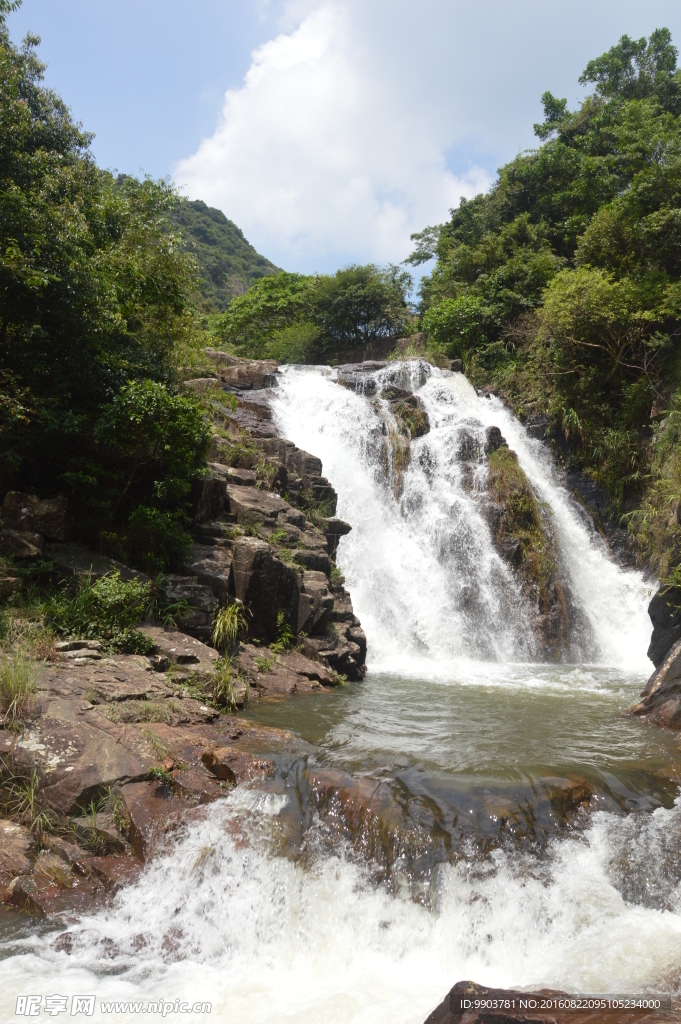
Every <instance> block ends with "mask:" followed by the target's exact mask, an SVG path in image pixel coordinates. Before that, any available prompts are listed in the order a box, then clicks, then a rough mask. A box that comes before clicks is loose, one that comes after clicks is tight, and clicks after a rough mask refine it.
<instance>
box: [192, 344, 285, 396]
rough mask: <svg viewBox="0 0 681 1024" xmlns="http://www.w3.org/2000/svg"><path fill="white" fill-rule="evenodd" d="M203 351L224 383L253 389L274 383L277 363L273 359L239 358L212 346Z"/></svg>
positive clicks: (267, 386)
mask: <svg viewBox="0 0 681 1024" xmlns="http://www.w3.org/2000/svg"><path fill="white" fill-rule="evenodd" d="M205 351H206V355H207V356H208V358H209V359H210V361H211V362H212V363H214V364H215V368H216V370H217V372H218V373H219V374H220V378H221V380H222V381H223V382H224V383H227V384H237V385H238V384H241V385H249V386H250V388H252V389H253V390H259V389H261V388H271V387H272V386H273V385H274V384H276V381H277V370H278V366H279V364H278V363H277V362H276V361H275V360H274V359H241V358H240V357H239V356H233V355H231V354H230V353H229V352H220V351H218V350H217V349H214V348H207V349H206V350H205Z"/></svg>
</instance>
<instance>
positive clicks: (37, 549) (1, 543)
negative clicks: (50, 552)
mask: <svg viewBox="0 0 681 1024" xmlns="http://www.w3.org/2000/svg"><path fill="white" fill-rule="evenodd" d="M42 553H43V538H42V537H41V536H40V534H39V533H31V532H30V531H29V530H0V554H3V555H14V556H15V557H16V558H40V556H41V555H42Z"/></svg>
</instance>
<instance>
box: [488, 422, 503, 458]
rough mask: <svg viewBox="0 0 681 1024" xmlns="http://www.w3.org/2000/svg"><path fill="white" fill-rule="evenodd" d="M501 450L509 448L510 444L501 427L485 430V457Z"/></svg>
mask: <svg viewBox="0 0 681 1024" xmlns="http://www.w3.org/2000/svg"><path fill="white" fill-rule="evenodd" d="M499 448H508V442H507V441H506V438H505V437H504V436H503V434H502V433H501V431H500V430H499V427H487V429H486V430H485V455H491V453H492V452H496V451H498V450H499Z"/></svg>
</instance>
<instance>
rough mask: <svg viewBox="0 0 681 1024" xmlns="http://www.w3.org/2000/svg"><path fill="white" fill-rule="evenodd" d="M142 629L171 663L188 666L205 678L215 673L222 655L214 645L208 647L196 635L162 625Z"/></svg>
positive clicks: (158, 651) (157, 649)
mask: <svg viewBox="0 0 681 1024" xmlns="http://www.w3.org/2000/svg"><path fill="white" fill-rule="evenodd" d="M142 631H143V632H144V633H145V635H146V636H148V637H149V639H150V640H152V641H153V643H154V647H155V649H156V651H157V653H158V654H162V655H164V656H165V657H166V658H167V659H168V661H169V662H170V663H171V665H178V666H181V667H186V668H188V669H190V670H191V672H192V673H193V674H197V675H198V676H200V677H203V678H210V677H211V676H212V675H213V673H214V671H215V662H216V661H217V660H218V658H219V657H220V655H219V653H218V652H217V651H216V650H215V648H214V647H208V646H207V645H206V644H204V643H201V641H200V640H197V638H196V637H194V636H188V635H187V634H186V633H182V632H180V631H179V630H167V629H164V628H163V627H162V626H143V627H142Z"/></svg>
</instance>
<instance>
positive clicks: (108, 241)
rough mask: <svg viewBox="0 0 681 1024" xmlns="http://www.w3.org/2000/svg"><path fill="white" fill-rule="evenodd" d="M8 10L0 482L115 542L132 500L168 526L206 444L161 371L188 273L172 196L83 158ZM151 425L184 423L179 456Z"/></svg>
mask: <svg viewBox="0 0 681 1024" xmlns="http://www.w3.org/2000/svg"><path fill="white" fill-rule="evenodd" d="M11 6H12V5H11V4H10V3H8V2H7V0H0V474H1V484H2V491H3V492H4V491H5V490H7V489H8V487H16V488H19V489H28V490H31V491H33V492H35V493H37V494H39V495H41V494H42V495H49V494H53V493H55V492H57V491H59V490H62V491H66V492H69V493H70V494H71V495H72V496H73V497H75V498H77V502H76V503H75V504H76V505H77V507H78V508H79V510H80V512H81V524H80V525H81V529H82V530H83V531H85V532H86V533H87V532H88V530H89V531H90V534H91V535H97V536H101V535H103V534H102V531H104V533H106V532H107V530H108V533H109V535H110V536H111V537H114V536H115V537H116V538H117V543H118V544H119V546H120V545H121V544H124V540H123V538H124V537H126V536H127V534H126V530H127V525H128V523H129V521H130V517H131V516H134V515H137V517H138V518H139V514H140V513H139V509H140V508H141V507H145V508H149V509H154V510H155V511H156V512H157V513H159V514H160V513H164V512H169V511H170V512H171V513H172V517H174V518H173V523H174V525H173V530H174V531H175V534H176V533H177V530H176V529H175V528H176V527H177V525H178V522H179V520H178V515H180V517H181V513H182V502H181V501H179V502H178V494H179V493H180V492H182V493H184V494H185V495H186V492H187V490H188V487H189V480H190V478H191V476H192V474H193V473H194V472H196V470H197V468H198V466H200V465H201V464H202V462H203V458H204V454H205V449H206V443H207V442H206V436H205V430H204V428H202V426H201V425H200V424H201V417H200V412H199V411H198V410H197V408H196V407H195V404H194V402H193V400H192V399H191V398H189V397H187V396H185V395H182V394H180V393H179V391H178V388H177V385H176V383H175V381H174V371H173V364H172V348H173V345H174V344H175V343H176V342H177V340H178V339H179V338H181V337H182V336H183V334H184V333H186V332H187V331H188V330H189V328H190V325H191V311H190V309H189V307H188V299H187V296H188V294H189V292H190V291H191V290H192V288H194V287H195V280H196V264H195V260H194V258H193V257H192V256H191V255H190V254H188V253H187V252H186V251H185V248H184V246H183V244H182V239H181V238H180V236H179V235H178V234H177V232H176V231H175V230H174V226H173V224H172V221H171V218H170V215H171V213H172V210H173V208H174V206H175V204H176V197H175V195H174V192H173V190H172V189H171V188H170V186H169V185H168V184H166V183H165V182H153V181H151V180H145V181H141V182H140V181H137V180H135V179H133V178H126V179H125V180H124V181H122V182H116V181H115V180H114V179H113V178H112V176H111V175H110V174H108V173H107V172H105V171H102V170H100V168H98V167H97V166H96V164H95V162H94V160H93V158H92V156H91V154H90V152H89V148H88V147H89V144H90V141H91V138H92V137H91V136H90V135H89V134H88V133H86V132H84V131H83V130H82V129H81V127H80V126H79V125H77V124H75V123H74V121H73V119H72V118H71V115H70V113H69V111H68V109H67V107H66V106H65V104H64V103H63V101H62V100H61V99H60V98H59V97H58V96H56V95H55V94H54V93H53V92H52V91H51V90H49V89H46V88H44V87H43V85H42V84H41V83H42V77H43V70H44V68H43V65H42V64H41V62H40V61H39V59H38V58H37V56H36V52H35V50H36V46H37V44H38V43H39V39H37V38H36V37H28V38H27V39H26V40H25V41H24V44H23V46H22V47H21V48H18V47H16V46H14V45H13V44H12V43H11V42H10V40H9V37H8V34H7V30H6V28H5V26H4V15H6V13H7V12H8V11H9V10H10V9H11ZM126 403H127V405H126ZM124 405H125V408H126V412H125V415H124V414H123V412H122V409H123V406H124ZM133 409H134V414H133V413H132V410H133ZM117 410H118V412H119V413H120V415H121V416H123V419H124V420H125V419H126V417H127V418H128V422H130V416H131V415H132V417H133V419H134V418H135V417H136V418H137V419H136V422H138V424H140V425H141V427H140V429H141V430H142V433H144V434H146V436H147V448H146V451H147V455H146V456H145V460H144V461H145V472H144V474H142V473H140V472H139V469H138V471H137V473H135V472H134V471H133V466H134V465H138V464H139V444H138V445H137V447H136V446H135V444H132V443H131V442H129V441H128V440H127V433H126V432H125V431H124V432H123V434H121V433H120V431H117V430H114V429H113V425H112V422H111V417H112V415H114V414H115V413H116V411H117ZM154 424H155V425H154ZM173 424H174V425H175V426H174V427H173ZM160 429H162V430H163V431H169V432H170V433H171V434H172V433H173V429H174V430H175V434H176V435H178V431H179V432H180V433H182V432H184V431H185V430H186V431H188V436H189V437H190V438H191V440H190V441H189V442H188V445H185V448H184V459H183V460H182V464H181V465H180V464H178V461H177V460H170V459H169V458H168V454H167V451H166V450H165V449H163V448H162V446H161V447H158V446H156V447H154V442H153V440H152V439H153V437H154V435H155V434H157V433H158V430H160ZM128 433H129V431H128ZM178 436H179V435H178ZM140 443H141V442H140ZM171 478H172V484H171V483H170V480H171ZM176 539H177V537H176ZM161 546H163V545H161ZM171 546H172V545H171ZM166 554H168V553H167V552H166ZM138 557H143V555H139V553H138ZM168 557H170V555H168ZM159 558H160V562H161V563H162V562H163V561H164V560H165V559H166V555H161V556H159Z"/></svg>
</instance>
